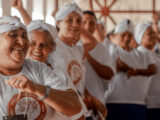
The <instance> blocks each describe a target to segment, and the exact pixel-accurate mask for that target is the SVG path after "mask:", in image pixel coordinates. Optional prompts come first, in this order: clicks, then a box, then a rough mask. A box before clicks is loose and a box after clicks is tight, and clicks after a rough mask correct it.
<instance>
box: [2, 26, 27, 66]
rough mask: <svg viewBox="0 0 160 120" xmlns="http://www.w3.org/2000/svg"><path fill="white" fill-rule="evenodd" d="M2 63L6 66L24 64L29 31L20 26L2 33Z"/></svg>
mask: <svg viewBox="0 0 160 120" xmlns="http://www.w3.org/2000/svg"><path fill="white" fill-rule="evenodd" d="M0 43H1V44H0V58H1V60H0V64H1V65H4V66H5V67H6V68H7V67H9V68H19V67H21V66H22V64H23V62H24V59H25V57H26V53H27V50H28V37H27V32H26V31H25V30H24V29H22V28H19V29H17V30H12V31H9V32H5V33H3V34H1V35H0Z"/></svg>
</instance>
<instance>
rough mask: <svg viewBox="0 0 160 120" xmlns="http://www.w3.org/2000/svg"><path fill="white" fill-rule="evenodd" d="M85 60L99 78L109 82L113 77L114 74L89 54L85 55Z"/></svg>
mask: <svg viewBox="0 0 160 120" xmlns="http://www.w3.org/2000/svg"><path fill="white" fill-rule="evenodd" d="M87 60H88V61H89V63H90V64H91V65H92V67H93V68H94V70H95V71H96V73H97V74H98V75H99V76H100V77H101V78H103V79H105V80H110V79H111V78H112V77H113V76H114V72H113V70H112V69H111V68H110V67H108V66H105V65H102V64H100V63H99V62H97V61H96V60H95V59H94V58H93V57H91V56H90V55H89V54H87Z"/></svg>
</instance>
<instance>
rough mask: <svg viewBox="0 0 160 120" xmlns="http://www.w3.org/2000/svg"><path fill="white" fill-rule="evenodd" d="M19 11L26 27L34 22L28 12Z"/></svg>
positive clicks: (22, 9)
mask: <svg viewBox="0 0 160 120" xmlns="http://www.w3.org/2000/svg"><path fill="white" fill-rule="evenodd" d="M18 11H19V12H20V14H21V16H22V18H23V21H24V23H25V25H28V24H29V23H30V22H31V21H32V19H31V17H30V15H29V14H28V12H27V11H26V10H25V9H24V8H21V9H18Z"/></svg>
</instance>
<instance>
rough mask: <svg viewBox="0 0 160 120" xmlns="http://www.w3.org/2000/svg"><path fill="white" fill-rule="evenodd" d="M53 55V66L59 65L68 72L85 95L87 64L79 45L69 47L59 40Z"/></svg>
mask: <svg viewBox="0 0 160 120" xmlns="http://www.w3.org/2000/svg"><path fill="white" fill-rule="evenodd" d="M52 57H53V66H55V67H57V66H58V67H60V68H61V69H63V70H64V72H65V73H68V76H69V77H70V79H71V80H72V82H73V83H74V85H75V86H76V88H77V90H78V91H79V92H80V94H81V95H82V96H84V90H85V65H84V60H83V57H82V54H81V52H80V49H79V48H78V47H77V46H72V47H69V46H67V45H66V44H65V43H63V42H62V41H61V40H59V41H57V47H56V50H55V52H54V53H53V54H52Z"/></svg>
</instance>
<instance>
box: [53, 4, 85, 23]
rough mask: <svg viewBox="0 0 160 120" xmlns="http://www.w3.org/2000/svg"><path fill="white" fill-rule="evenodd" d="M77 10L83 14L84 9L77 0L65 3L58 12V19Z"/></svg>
mask: <svg viewBox="0 0 160 120" xmlns="http://www.w3.org/2000/svg"><path fill="white" fill-rule="evenodd" d="M72 12H76V13H78V14H79V15H80V16H82V11H81V9H80V8H79V7H78V5H77V4H76V3H75V2H72V3H70V4H67V5H64V6H63V7H62V8H61V9H60V10H59V11H58V12H57V14H56V21H60V20H63V19H64V18H65V17H66V16H68V15H69V14H70V13H72Z"/></svg>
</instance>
